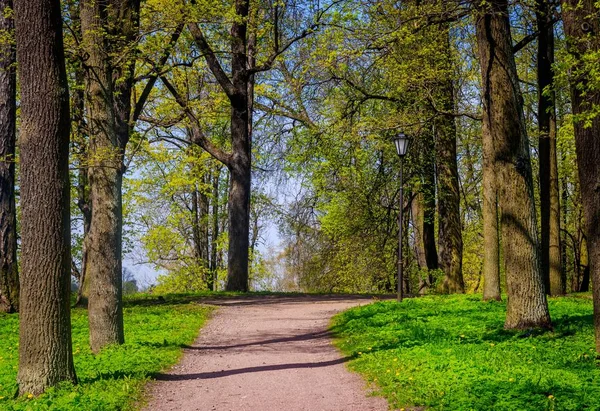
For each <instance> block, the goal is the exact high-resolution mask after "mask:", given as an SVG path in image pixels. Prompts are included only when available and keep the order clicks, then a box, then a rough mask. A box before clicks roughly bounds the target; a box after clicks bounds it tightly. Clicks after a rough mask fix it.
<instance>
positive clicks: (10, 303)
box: [0, 0, 19, 313]
mask: <svg viewBox="0 0 600 411" xmlns="http://www.w3.org/2000/svg"><path fill="white" fill-rule="evenodd" d="M13 31H14V19H13V17H12V0H0V160H1V162H0V311H3V312H8V313H11V312H15V311H17V310H18V308H19V273H18V266H17V213H16V206H15V131H16V123H17V118H16V116H17V102H16V92H17V78H16V65H15V57H16V56H15V47H14V42H13V34H14V33H13Z"/></svg>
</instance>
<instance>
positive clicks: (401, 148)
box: [394, 133, 410, 302]
mask: <svg viewBox="0 0 600 411" xmlns="http://www.w3.org/2000/svg"><path fill="white" fill-rule="evenodd" d="M394 144H395V145H396V153H398V157H400V211H399V213H398V302H400V301H402V297H403V295H402V294H403V293H402V282H403V281H404V276H403V274H404V273H403V268H404V267H403V264H402V225H403V224H402V214H403V211H404V187H403V186H404V183H403V181H402V172H403V171H404V170H403V168H404V164H403V163H404V156H405V155H406V153H407V152H408V146H409V144H410V137H408V136H407V135H406V134H404V133H398V134H397V135H396V136H394Z"/></svg>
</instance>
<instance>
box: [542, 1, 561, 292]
mask: <svg viewBox="0 0 600 411" xmlns="http://www.w3.org/2000/svg"><path fill="white" fill-rule="evenodd" d="M553 11H554V7H553V6H551V5H550V3H549V2H548V1H545V0H537V1H536V20H537V26H538V31H539V36H538V54H537V76H538V128H539V132H540V141H539V163H540V170H539V173H540V208H541V213H540V215H541V228H542V230H541V262H542V276H543V278H544V284H545V287H546V292H548V293H549V294H550V295H563V294H565V293H566V291H567V284H566V278H565V277H564V276H563V275H562V270H561V261H560V201H559V192H558V162H557V158H556V109H555V100H556V97H555V93H554V91H553V90H552V89H550V88H549V87H551V86H552V83H553V81H554V74H553V72H552V64H553V63H554V25H553V23H552V19H553V16H552V14H553Z"/></svg>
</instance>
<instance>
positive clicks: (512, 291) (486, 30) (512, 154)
mask: <svg viewBox="0 0 600 411" xmlns="http://www.w3.org/2000/svg"><path fill="white" fill-rule="evenodd" d="M480 4H481V5H483V7H482V9H483V10H481V12H482V13H481V14H480V15H479V16H477V24H476V36H477V42H478V46H479V55H480V62H481V73H482V85H483V90H482V95H483V109H484V110H483V112H484V115H483V122H484V124H485V127H486V128H487V131H489V133H483V137H484V138H491V140H492V141H491V145H492V147H493V154H494V157H493V160H494V161H493V164H494V165H495V167H496V170H495V171H496V178H497V181H498V182H501V184H497V189H498V203H499V206H500V221H501V230H502V244H503V247H504V264H505V268H506V283H507V294H508V302H507V313H506V322H505V325H504V326H505V328H507V329H515V328H516V329H522V328H531V327H542V328H547V327H550V325H551V324H550V314H549V312H548V304H547V301H546V294H545V292H544V284H543V280H542V276H541V273H540V256H539V241H538V234H537V223H536V212H535V208H534V207H535V205H534V200H533V178H532V171H531V161H530V157H529V143H528V140H527V135H526V132H525V121H524V114H523V103H522V97H521V93H520V90H519V82H518V77H517V69H516V64H515V60H514V55H513V51H512V39H511V34H510V24H509V19H508V2H507V1H506V0H493V1H485V2H483V1H482V2H481V3H480Z"/></svg>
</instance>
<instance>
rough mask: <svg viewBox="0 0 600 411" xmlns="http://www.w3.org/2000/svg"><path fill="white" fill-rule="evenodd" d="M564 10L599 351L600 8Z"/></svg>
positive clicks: (586, 2)
mask: <svg viewBox="0 0 600 411" xmlns="http://www.w3.org/2000/svg"><path fill="white" fill-rule="evenodd" d="M562 11H563V23H564V28H565V34H566V36H567V43H568V49H569V53H570V55H571V59H572V60H571V61H570V63H571V68H570V90H571V101H572V105H573V115H574V124H573V127H574V131H575V147H576V150H577V163H578V166H579V182H580V185H581V201H582V203H583V211H584V217H585V230H586V234H587V242H588V251H589V255H588V259H589V269H590V277H591V280H592V292H593V299H594V326H595V330H596V351H597V352H599V353H600V190H598V187H600V140H599V139H598V136H599V135H600V115H599V113H598V109H599V108H600V79H599V78H598V77H597V72H595V68H596V67H597V60H598V59H597V56H598V55H599V53H600V34H599V33H600V19H599V18H598V15H599V13H600V9H599V7H598V2H596V1H594V0H567V1H565V2H563V10H562ZM592 73H596V74H595V75H594V74H592Z"/></svg>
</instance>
